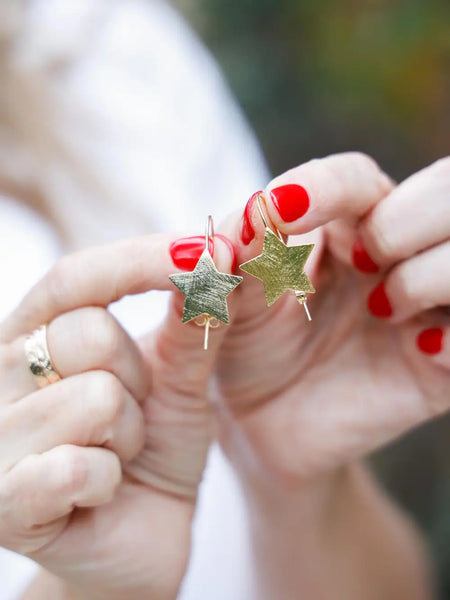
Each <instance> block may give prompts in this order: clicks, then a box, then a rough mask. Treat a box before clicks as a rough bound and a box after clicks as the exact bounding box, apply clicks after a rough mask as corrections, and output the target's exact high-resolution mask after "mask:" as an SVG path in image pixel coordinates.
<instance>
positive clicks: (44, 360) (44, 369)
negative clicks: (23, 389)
mask: <svg viewBox="0 0 450 600" xmlns="http://www.w3.org/2000/svg"><path fill="white" fill-rule="evenodd" d="M24 349H25V356H26V358H27V361H28V365H29V367H30V371H31V372H32V374H33V375H34V378H35V380H36V383H37V384H38V386H39V387H40V388H44V387H46V386H47V385H50V384H51V383H56V382H57V381H59V380H60V379H61V377H60V375H59V374H58V372H57V371H56V369H55V368H54V366H53V365H52V361H51V358H50V353H49V351H48V346H47V327H46V326H45V325H42V326H41V327H39V328H38V329H35V330H34V331H33V333H31V334H30V335H29V336H28V337H27V339H26V340H25V347H24Z"/></svg>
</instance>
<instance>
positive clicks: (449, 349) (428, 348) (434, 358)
mask: <svg viewBox="0 0 450 600" xmlns="http://www.w3.org/2000/svg"><path fill="white" fill-rule="evenodd" d="M435 321H436V323H435V324H433V323H430V326H428V327H422V328H421V329H420V331H418V333H417V335H416V347H417V349H418V350H419V351H420V352H421V353H422V354H423V355H425V356H427V357H428V358H429V360H430V361H431V362H433V363H435V364H436V365H439V366H440V367H444V368H445V369H447V370H448V369H450V326H449V325H443V324H442V323H439V322H438V320H437V319H435ZM447 396H448V394H446V397H447Z"/></svg>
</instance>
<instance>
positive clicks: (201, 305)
mask: <svg viewBox="0 0 450 600" xmlns="http://www.w3.org/2000/svg"><path fill="white" fill-rule="evenodd" d="M169 279H170V280H171V281H172V283H174V284H175V285H176V286H177V288H178V289H179V290H180V291H181V292H183V294H184V295H185V302H184V310H183V323H187V322H188V321H192V319H196V318H197V317H200V316H202V315H208V316H210V317H213V318H215V319H217V320H219V321H222V323H227V324H229V323H230V316H229V314H228V306H227V300H226V298H227V296H228V294H230V293H231V292H232V291H233V290H234V288H235V287H236V286H238V285H239V284H240V283H241V281H242V277H239V276H238V275H228V274H227V273H220V272H219V271H218V270H217V268H216V265H215V264H214V261H213V259H212V258H211V255H210V253H209V251H208V250H207V249H206V248H205V250H204V251H203V254H202V255H201V257H200V260H199V261H198V263H197V266H196V267H195V269H194V270H193V271H191V272H190V273H176V274H175V275H169Z"/></svg>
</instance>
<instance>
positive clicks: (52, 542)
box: [0, 235, 231, 600]
mask: <svg viewBox="0 0 450 600" xmlns="http://www.w3.org/2000/svg"><path fill="white" fill-rule="evenodd" d="M172 241H173V236H168V235H158V236H148V237H144V238H137V239H134V240H129V241H126V242H121V243H118V244H115V245H111V246H105V247H103V248H94V249H92V250H87V251H83V252H79V253H76V254H74V255H71V256H68V257H66V258H63V259H62V260H61V261H59V263H58V264H57V265H56V267H55V268H53V269H52V270H51V271H50V272H49V273H48V275H47V276H46V277H44V279H43V280H41V281H40V282H39V283H38V284H37V285H36V286H35V287H34V288H33V289H32V290H31V292H30V293H29V294H28V295H27V296H26V298H25V299H24V300H23V302H22V303H21V305H20V306H19V307H18V308H17V310H15V311H14V313H13V314H12V315H11V316H10V317H9V318H8V319H7V320H6V321H5V322H4V323H3V324H2V325H1V327H0V341H1V346H0V357H1V359H0V544H1V545H3V546H5V547H7V548H10V549H12V550H14V551H16V552H19V553H22V554H25V555H27V556H29V557H31V558H33V559H34V560H36V561H37V562H39V563H40V564H41V565H43V566H44V567H45V568H46V569H47V570H48V571H50V572H51V573H53V574H55V575H56V576H57V577H58V578H61V579H57V580H56V579H55V582H54V583H55V586H56V587H55V590H56V589H58V590H59V589H60V588H61V589H63V590H65V591H64V594H67V595H68V596H69V597H76V598H83V599H84V598H88V599H89V600H91V599H95V600H103V599H105V600H106V599H107V600H114V599H117V600H119V599H120V600H123V599H124V598H126V599H127V600H135V599H136V600H141V599H142V598H148V597H151V598H152V599H155V600H163V599H164V600H166V599H167V600H168V599H171V598H175V597H176V594H177V590H178V587H179V585H180V582H181V579H182V577H183V575H184V571H185V568H186V564H187V560H188V557H189V552H190V528H191V520H192V516H193V512H194V508H195V500H196V492H197V486H198V484H199V482H200V478H201V475H202V471H203V467H204V464H205V458H206V452H207V448H208V445H209V441H210V411H209V406H208V403H207V401H206V399H205V388H206V384H207V381H208V377H209V374H210V371H211V369H212V365H213V364H214V359H215V355H216V352H217V350H218V348H219V345H220V342H221V340H222V337H223V335H224V334H225V328H221V329H220V330H218V331H216V332H214V335H212V336H211V338H210V347H209V352H208V353H205V352H204V350H203V347H202V336H203V332H202V330H201V328H199V327H196V326H195V325H193V324H189V325H183V324H182V323H181V318H180V312H181V310H182V303H183V298H182V296H181V294H179V293H178V292H177V293H176V294H174V296H173V300H172V305H171V308H170V310H169V314H168V317H167V319H166V321H165V323H164V324H163V325H162V326H161V327H160V328H159V329H158V330H157V331H156V332H154V333H150V334H149V335H147V336H145V337H144V338H142V339H141V340H139V342H136V341H134V340H133V339H131V338H130V337H129V335H128V334H127V333H126V332H125V331H124V330H123V329H122V327H121V326H120V325H119V323H118V322H117V321H116V320H115V319H114V318H113V316H112V315H111V314H110V313H109V312H108V311H107V310H106V307H107V306H108V304H109V303H111V302H113V301H115V300H118V299H119V298H121V297H122V296H124V295H126V294H132V293H138V292H143V291H147V290H149V289H173V286H172V284H171V282H170V281H169V279H168V274H169V273H172V272H173V271H175V270H176V269H175V268H174V265H173V263H172V262H171V259H170V255H169V252H168V248H169V245H170V243H171V242H172ZM216 249H217V253H216V254H217V255H218V259H219V263H222V267H223V269H224V270H226V269H227V268H229V263H231V256H230V255H229V252H228V250H226V249H225V246H224V245H222V244H221V243H217V244H216ZM221 255H223V256H221ZM43 323H47V324H48V327H47V340H48V347H49V352H50V356H51V358H52V363H53V365H54V367H55V369H56V371H57V372H58V373H59V374H60V375H61V377H62V379H61V380H60V381H58V382H56V383H53V384H51V385H49V386H47V387H45V388H43V389H38V387H37V384H36V381H35V379H34V377H33V375H32V374H31V372H30V370H29V367H28V364H27V361H26V357H25V353H24V342H25V339H26V335H27V334H28V333H30V332H31V331H33V330H34V329H36V328H37V327H39V326H40V325H41V324H43ZM133 459H134V460H133ZM61 586H62V587H61ZM52 589H53V588H52ZM55 590H53V591H52V592H51V593H49V594H47V595H51V596H52V597H55V598H56V597H57V593H56V591H55ZM64 594H63V595H64Z"/></svg>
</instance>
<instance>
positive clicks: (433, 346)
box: [416, 327, 444, 354]
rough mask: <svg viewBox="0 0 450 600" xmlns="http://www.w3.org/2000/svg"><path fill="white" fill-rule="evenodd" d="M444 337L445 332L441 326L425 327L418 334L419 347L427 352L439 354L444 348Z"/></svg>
mask: <svg viewBox="0 0 450 600" xmlns="http://www.w3.org/2000/svg"><path fill="white" fill-rule="evenodd" d="M443 337H444V332H443V331H442V329H440V328H439V327H435V328H432V329H424V330H423V331H422V332H421V333H419V335H418V336H417V339H416V343H417V347H418V348H419V350H421V351H422V352H424V353H425V354H439V352H440V351H441V350H442V338H443Z"/></svg>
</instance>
